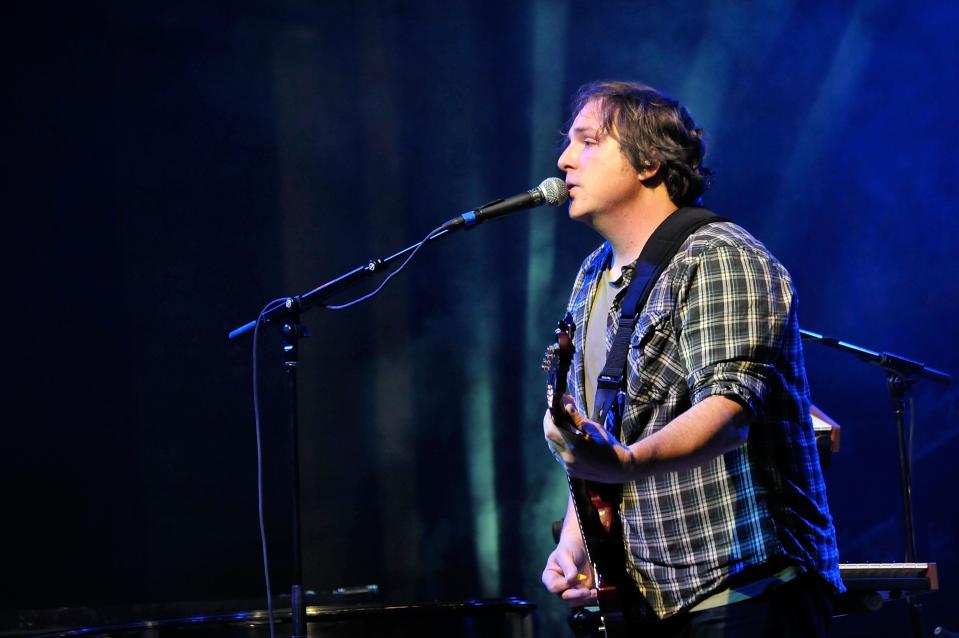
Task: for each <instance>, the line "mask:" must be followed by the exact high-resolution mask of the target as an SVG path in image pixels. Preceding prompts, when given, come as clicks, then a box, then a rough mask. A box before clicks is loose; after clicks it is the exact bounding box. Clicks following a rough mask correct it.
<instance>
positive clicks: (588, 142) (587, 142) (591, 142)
mask: <svg viewBox="0 0 959 638" xmlns="http://www.w3.org/2000/svg"><path fill="white" fill-rule="evenodd" d="M583 144H584V145H585V146H596V140H594V139H593V138H591V137H587V138H586V139H584V140H583Z"/></svg>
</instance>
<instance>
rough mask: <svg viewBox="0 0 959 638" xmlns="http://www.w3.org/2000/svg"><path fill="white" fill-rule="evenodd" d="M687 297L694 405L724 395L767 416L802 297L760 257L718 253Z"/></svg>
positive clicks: (698, 270) (682, 302)
mask: <svg viewBox="0 0 959 638" xmlns="http://www.w3.org/2000/svg"><path fill="white" fill-rule="evenodd" d="M683 289H684V291H685V294H681V295H680V298H678V299H677V301H678V303H677V308H676V311H677V317H676V325H677V330H678V333H679V334H678V337H679V349H680V356H681V357H682V360H683V362H684V364H685V366H686V370H687V372H688V376H687V383H688V386H689V389H690V394H691V401H692V403H693V404H696V403H698V402H700V401H702V400H703V399H705V398H706V397H709V396H713V395H721V396H725V397H728V398H730V399H733V400H735V401H737V402H739V403H741V404H742V405H744V406H745V407H747V408H749V409H750V410H751V411H752V412H753V414H754V415H756V416H758V415H760V414H762V412H763V405H764V403H765V401H766V397H767V393H768V389H769V387H770V386H771V385H773V386H775V385H778V384H776V383H774V379H772V378H771V375H777V374H779V372H778V370H777V366H776V361H777V359H778V358H779V356H780V352H781V349H782V339H783V332H784V330H785V329H786V325H787V323H788V321H789V316H790V313H791V312H792V305H793V300H794V297H795V295H794V291H793V287H792V282H791V280H790V278H789V273H787V272H786V270H785V268H783V266H782V265H781V264H780V263H779V262H777V261H775V260H774V259H772V258H770V257H769V255H767V254H764V253H762V252H760V251H757V250H753V249H750V248H744V247H739V246H728V245H720V246H713V247H710V248H708V249H706V250H705V251H704V252H702V253H701V254H700V255H698V256H697V257H696V258H695V260H694V261H693V262H692V263H691V264H690V268H689V271H688V272H687V280H686V285H685V286H684V287H683Z"/></svg>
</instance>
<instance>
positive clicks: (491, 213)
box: [439, 177, 569, 231]
mask: <svg viewBox="0 0 959 638" xmlns="http://www.w3.org/2000/svg"><path fill="white" fill-rule="evenodd" d="M568 199H569V188H567V187H566V182H564V181H563V180H561V179H560V178H558V177H547V178H546V179H544V180H543V183H542V184H540V185H539V186H537V187H536V188H533V189H531V190H528V191H526V192H525V193H520V194H519V195H513V196H512V197H508V198H506V199H496V200H493V201H492V202H490V203H489V204H484V205H483V206H480V207H479V208H477V209H474V210H471V211H467V212H465V213H463V214H462V215H460V216H459V217H454V218H453V219H451V220H449V221H448V222H446V223H445V224H443V225H442V226H440V228H439V230H441V231H444V230H446V231H449V230H453V229H454V228H459V227H461V226H465V227H466V228H472V227H473V226H476V225H478V224H482V223H483V222H488V221H490V220H491V219H496V218H497V217H503V216H504V215H509V214H511V213H515V212H517V211H521V210H526V209H527V208H536V207H537V206H542V205H544V204H546V205H549V206H559V205H560V204H562V203H565V202H566V201H567V200H568Z"/></svg>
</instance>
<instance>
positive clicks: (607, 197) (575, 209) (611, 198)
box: [556, 100, 642, 223]
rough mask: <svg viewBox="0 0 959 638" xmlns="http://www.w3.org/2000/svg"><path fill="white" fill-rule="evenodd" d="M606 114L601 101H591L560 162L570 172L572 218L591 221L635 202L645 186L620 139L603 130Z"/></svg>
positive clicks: (575, 123)
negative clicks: (622, 147)
mask: <svg viewBox="0 0 959 638" xmlns="http://www.w3.org/2000/svg"><path fill="white" fill-rule="evenodd" d="M602 117H603V116H602V112H601V110H600V108H599V105H598V103H597V101H596V100H592V101H590V102H587V103H586V106H584V107H583V108H582V110H580V112H579V113H577V114H576V119H575V120H573V125H572V126H571V127H570V129H569V146H567V147H566V150H565V151H563V154H562V155H560V156H559V160H558V161H557V162H556V164H557V166H559V168H560V170H562V171H565V172H566V183H567V185H569V198H570V203H569V216H570V219H576V220H579V221H583V222H587V223H591V222H592V221H593V219H594V218H595V217H596V216H598V215H603V214H606V213H615V212H617V211H618V210H621V209H622V208H623V207H625V206H628V205H629V204H631V203H633V202H634V201H635V198H636V197H637V196H638V195H639V193H640V189H641V187H642V184H641V182H640V180H639V174H638V173H637V172H636V169H634V168H633V166H632V165H631V164H630V163H629V160H628V159H626V156H625V155H624V154H623V152H622V150H621V149H620V146H619V142H617V141H616V139H615V138H614V137H613V136H611V135H609V133H607V132H601V130H600V128H601V126H602V122H603V119H602Z"/></svg>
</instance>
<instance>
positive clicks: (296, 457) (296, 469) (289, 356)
mask: <svg viewBox="0 0 959 638" xmlns="http://www.w3.org/2000/svg"><path fill="white" fill-rule="evenodd" d="M305 336H307V334H306V333H305V330H304V328H303V327H302V326H301V325H300V323H299V309H298V308H297V309H293V310H292V314H291V317H290V318H289V319H288V321H287V322H286V323H284V324H283V370H284V374H285V376H286V395H287V410H288V422H289V430H290V448H291V449H290V483H291V487H292V494H291V496H292V499H291V500H292V516H291V518H292V524H293V529H292V530H291V533H292V557H291V558H292V560H293V570H292V572H293V585H292V588H291V591H290V623H291V625H292V632H291V636H292V638H306V606H305V605H304V604H303V556H302V550H301V545H300V446H299V418H298V414H297V412H298V411H297V395H296V369H297V365H298V363H299V341H300V338H301V337H305Z"/></svg>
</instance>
